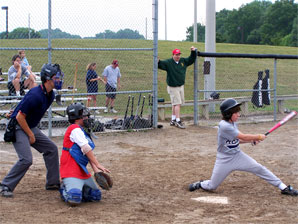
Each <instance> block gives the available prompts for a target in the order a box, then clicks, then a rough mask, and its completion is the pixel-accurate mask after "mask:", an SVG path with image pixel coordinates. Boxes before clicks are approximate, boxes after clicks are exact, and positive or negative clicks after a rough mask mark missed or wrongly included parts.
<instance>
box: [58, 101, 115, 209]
mask: <svg viewBox="0 0 298 224" xmlns="http://www.w3.org/2000/svg"><path fill="white" fill-rule="evenodd" d="M66 113H67V115H68V121H69V122H70V123H71V125H70V126H69V127H68V128H67V130H66V133H65V135H64V140H63V150H62V154H61V157H60V175H61V178H62V184H61V189H60V194H61V198H62V200H63V201H65V202H67V203H69V204H71V205H75V204H79V203H81V202H82V201H86V202H87V201H93V202H97V201H100V200H101V191H100V190H99V188H98V187H97V185H96V184H95V182H94V180H93V179H92V177H91V174H90V173H89V171H88V169H87V164H88V163H90V165H91V167H92V169H93V171H94V172H95V173H97V172H99V171H103V172H107V173H110V171H109V170H108V169H106V168H104V167H103V166H102V165H101V164H100V163H99V162H98V161H97V159H96V157H95V155H94V153H93V151H92V150H93V149H94V148H95V144H94V142H93V141H92V138H91V136H90V132H89V129H90V126H91V122H90V121H89V119H90V118H89V116H90V112H89V110H88V108H86V107H85V106H84V105H83V104H82V103H73V104H71V105H69V106H68V107H67V109H66Z"/></svg>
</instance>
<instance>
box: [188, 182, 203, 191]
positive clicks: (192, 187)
mask: <svg viewBox="0 0 298 224" xmlns="http://www.w3.org/2000/svg"><path fill="white" fill-rule="evenodd" d="M200 188H201V181H198V182H195V183H192V184H190V185H189V186H188V190H189V191H194V190H197V189H200Z"/></svg>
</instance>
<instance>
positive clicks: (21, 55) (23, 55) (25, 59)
mask: <svg viewBox="0 0 298 224" xmlns="http://www.w3.org/2000/svg"><path fill="white" fill-rule="evenodd" d="M19 55H20V57H21V62H22V65H24V66H25V67H26V68H27V69H28V70H29V71H31V72H32V66H31V65H29V62H28V60H27V58H26V55H25V50H19Z"/></svg>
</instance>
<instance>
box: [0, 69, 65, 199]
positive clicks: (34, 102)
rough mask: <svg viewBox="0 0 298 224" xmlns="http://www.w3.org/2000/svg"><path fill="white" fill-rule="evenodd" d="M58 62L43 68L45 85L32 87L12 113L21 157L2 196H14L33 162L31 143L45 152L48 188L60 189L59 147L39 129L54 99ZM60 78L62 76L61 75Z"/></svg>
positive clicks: (3, 187) (42, 79) (17, 151)
mask: <svg viewBox="0 0 298 224" xmlns="http://www.w3.org/2000/svg"><path fill="white" fill-rule="evenodd" d="M57 68H58V65H56V64H55V65H53V64H45V65H43V67H42V69H41V73H40V76H41V81H42V85H40V86H36V87H34V88H32V89H31V90H30V91H29V92H28V93H27V94H26V95H25V96H24V98H23V99H22V101H21V102H20V103H19V104H18V106H17V107H16V109H15V110H14V112H13V113H12V115H11V119H16V121H17V125H16V131H15V135H16V141H15V142H13V146H14V148H15V150H16V153H17V154H18V157H19V160H18V161H17V162H16V163H15V165H14V166H13V167H12V169H11V170H10V171H9V173H8V174H7V176H6V177H5V178H4V179H3V180H2V182H1V184H0V187H1V194H2V196H3V197H12V196H13V191H14V189H15V187H16V186H17V184H18V183H19V182H20V181H21V179H22V178H23V176H24V175H25V174H26V172H27V170H28V169H29V167H30V166H31V165H32V152H31V149H30V146H32V147H33V148H35V149H36V150H37V151H38V152H40V153H42V154H43V158H44V161H45V165H46V168H47V175H46V186H45V188H46V190H59V187H60V178H59V159H58V149H57V146H56V145H55V143H54V142H53V141H51V140H50V139H49V138H48V137H47V136H46V135H44V134H43V133H42V132H41V131H40V129H38V128H37V125H38V123H39V122H40V120H41V118H42V117H43V115H44V113H45V112H46V111H47V109H48V108H49V107H50V105H51V104H52V102H53V100H54V96H55V94H54V92H53V89H54V88H55V82H54V79H56V74H57V71H58V70H57ZM58 79H59V78H58Z"/></svg>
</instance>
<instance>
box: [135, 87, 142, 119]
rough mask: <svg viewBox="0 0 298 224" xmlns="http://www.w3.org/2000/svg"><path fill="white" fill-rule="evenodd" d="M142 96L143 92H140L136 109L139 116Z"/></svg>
mask: <svg viewBox="0 0 298 224" xmlns="http://www.w3.org/2000/svg"><path fill="white" fill-rule="evenodd" d="M141 96H142V93H140V95H139V100H138V106H137V110H136V116H138V113H139V106H140V102H141Z"/></svg>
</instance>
